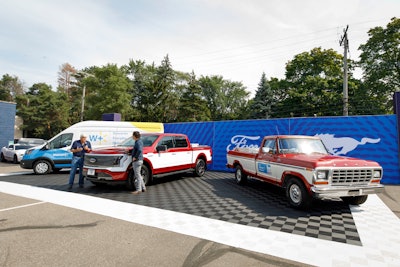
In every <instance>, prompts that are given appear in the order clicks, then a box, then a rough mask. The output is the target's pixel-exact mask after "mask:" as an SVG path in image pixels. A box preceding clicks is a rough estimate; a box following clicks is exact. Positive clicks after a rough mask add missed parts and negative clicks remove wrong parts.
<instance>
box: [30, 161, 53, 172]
mask: <svg viewBox="0 0 400 267" xmlns="http://www.w3.org/2000/svg"><path fill="white" fill-rule="evenodd" d="M33 171H34V172H35V174H48V173H49V172H51V165H50V163H49V162H48V161H47V160H38V161H36V163H35V164H34V165H33Z"/></svg>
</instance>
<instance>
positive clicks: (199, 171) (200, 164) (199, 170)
mask: <svg viewBox="0 0 400 267" xmlns="http://www.w3.org/2000/svg"><path fill="white" fill-rule="evenodd" d="M206 169H207V165H206V162H205V161H204V159H197V160H196V167H195V169H194V174H195V175H196V176H197V177H201V176H203V175H204V174H205V173H206Z"/></svg>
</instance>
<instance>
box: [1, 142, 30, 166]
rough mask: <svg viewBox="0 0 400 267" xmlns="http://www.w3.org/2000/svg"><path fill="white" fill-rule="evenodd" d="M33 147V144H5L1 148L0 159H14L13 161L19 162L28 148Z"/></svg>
mask: <svg viewBox="0 0 400 267" xmlns="http://www.w3.org/2000/svg"><path fill="white" fill-rule="evenodd" d="M31 147H33V146H32V145H25V144H24V145H22V144H12V145H8V146H5V147H3V148H2V149H1V153H0V159H1V161H2V162H4V161H12V162H13V163H19V162H20V161H21V159H22V157H23V156H24V154H25V151H26V150H27V149H28V148H31Z"/></svg>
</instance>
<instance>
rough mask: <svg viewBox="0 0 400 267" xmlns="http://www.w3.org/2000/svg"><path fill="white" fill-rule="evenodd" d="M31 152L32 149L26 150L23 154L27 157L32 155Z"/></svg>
mask: <svg viewBox="0 0 400 267" xmlns="http://www.w3.org/2000/svg"><path fill="white" fill-rule="evenodd" d="M32 151H33V149H28V150H27V151H25V154H26V155H29V154H31V153H32Z"/></svg>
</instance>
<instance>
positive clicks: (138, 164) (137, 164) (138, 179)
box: [132, 160, 146, 191]
mask: <svg viewBox="0 0 400 267" xmlns="http://www.w3.org/2000/svg"><path fill="white" fill-rule="evenodd" d="M142 165H143V160H137V161H134V162H132V168H133V172H134V174H135V187H136V191H142V190H146V185H145V184H144V181H143V177H142V175H141V174H140V171H141V170H142Z"/></svg>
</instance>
